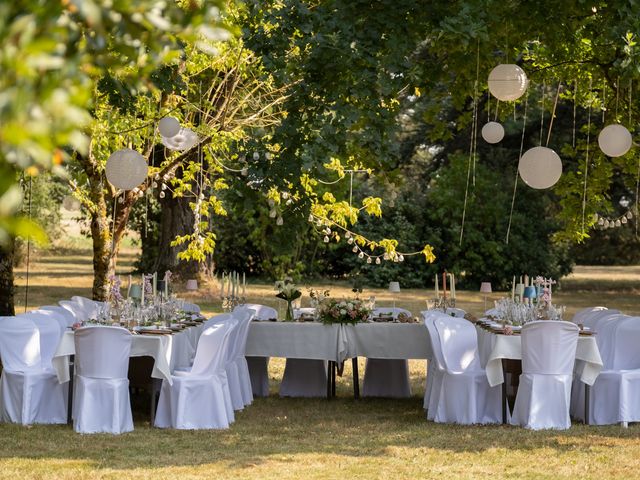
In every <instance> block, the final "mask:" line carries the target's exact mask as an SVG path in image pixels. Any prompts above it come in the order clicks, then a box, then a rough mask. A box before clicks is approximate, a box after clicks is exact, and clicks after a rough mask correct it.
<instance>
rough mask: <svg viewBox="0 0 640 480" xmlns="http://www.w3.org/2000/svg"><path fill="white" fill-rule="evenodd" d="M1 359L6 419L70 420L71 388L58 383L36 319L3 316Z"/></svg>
mask: <svg viewBox="0 0 640 480" xmlns="http://www.w3.org/2000/svg"><path fill="white" fill-rule="evenodd" d="M0 360H2V365H3V370H2V376H1V377H0V396H1V399H2V400H1V401H2V405H1V412H0V417H1V419H2V421H3V422H12V423H21V424H23V425H29V424H32V423H66V422H67V388H65V387H66V386H65V385H63V384H60V383H59V382H58V377H57V376H56V373H55V371H54V370H53V368H52V367H51V357H48V358H47V356H46V355H45V356H44V357H43V356H42V355H41V339H40V331H39V329H38V327H37V326H36V324H35V323H34V322H33V320H31V319H30V318H27V317H22V318H18V317H0Z"/></svg>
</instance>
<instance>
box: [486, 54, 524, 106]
mask: <svg viewBox="0 0 640 480" xmlns="http://www.w3.org/2000/svg"><path fill="white" fill-rule="evenodd" d="M528 85H529V79H528V78H527V74H526V73H525V72H524V70H522V68H520V67H519V66H518V65H514V64H512V63H503V64H500V65H498V66H497V67H495V68H494V69H493V70H491V73H489V91H490V92H491V93H492V94H493V96H494V97H496V98H497V99H498V100H502V101H505V102H507V101H509V100H516V99H518V98H520V97H521V96H522V95H523V94H524V92H526V91H527V86H528Z"/></svg>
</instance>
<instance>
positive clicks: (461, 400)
mask: <svg viewBox="0 0 640 480" xmlns="http://www.w3.org/2000/svg"><path fill="white" fill-rule="evenodd" d="M434 330H435V334H436V335H437V339H438V341H432V346H433V349H434V359H435V361H436V362H435V363H436V367H437V368H438V370H439V374H440V375H441V381H440V384H439V385H436V384H435V383H434V386H433V389H432V391H431V398H430V401H429V411H428V415H429V417H428V418H430V419H433V421H435V422H440V423H461V424H474V423H499V422H501V420H502V409H501V408H500V407H501V402H502V395H501V389H500V387H490V386H489V382H488V381H487V376H486V373H485V371H484V370H483V369H482V368H481V367H480V359H479V358H478V340H477V334H476V330H475V327H474V326H473V325H472V324H471V323H470V322H468V321H467V320H464V319H461V318H457V317H451V316H448V315H446V314H438V315H437V316H436V317H435V318H434Z"/></svg>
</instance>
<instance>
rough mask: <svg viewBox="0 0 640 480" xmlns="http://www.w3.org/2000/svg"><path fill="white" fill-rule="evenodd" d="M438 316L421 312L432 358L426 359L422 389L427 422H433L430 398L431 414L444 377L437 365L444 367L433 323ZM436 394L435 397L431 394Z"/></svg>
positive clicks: (433, 313)
mask: <svg viewBox="0 0 640 480" xmlns="http://www.w3.org/2000/svg"><path fill="white" fill-rule="evenodd" d="M437 316H438V312H434V311H433V310H425V311H423V312H422V317H423V319H424V325H425V327H426V328H427V332H428V334H429V342H430V343H431V352H432V354H433V357H432V358H430V359H427V379H426V385H425V389H424V402H423V408H424V409H425V411H426V412H427V418H428V419H429V420H433V416H431V415H430V414H429V409H430V403H431V398H433V399H434V405H433V407H434V408H433V409H432V412H435V411H436V408H435V407H437V398H438V396H439V395H440V387H441V385H442V378H443V375H444V371H443V370H440V369H439V368H438V364H440V365H444V359H442V352H441V349H440V339H439V338H438V331H437V330H436V326H435V324H434V323H433V322H434V320H435V318H436V317H437ZM436 355H438V357H439V358H440V362H438V361H436V359H435V356H436ZM434 391H435V392H436V394H435V395H433V394H432V392H434Z"/></svg>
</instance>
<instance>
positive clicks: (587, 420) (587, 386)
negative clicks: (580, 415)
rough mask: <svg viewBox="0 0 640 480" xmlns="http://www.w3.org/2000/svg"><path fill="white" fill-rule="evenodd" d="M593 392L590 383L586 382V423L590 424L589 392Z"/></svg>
mask: <svg viewBox="0 0 640 480" xmlns="http://www.w3.org/2000/svg"><path fill="white" fill-rule="evenodd" d="M590 393H591V387H590V386H589V384H587V383H585V384H584V424H585V425H589V394H590Z"/></svg>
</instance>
